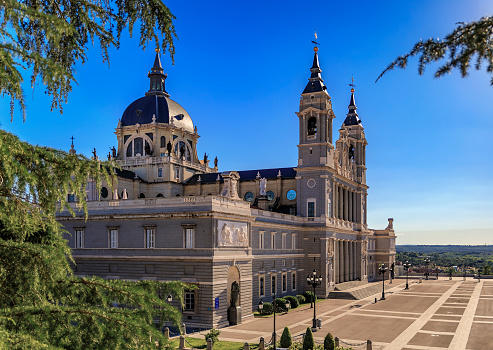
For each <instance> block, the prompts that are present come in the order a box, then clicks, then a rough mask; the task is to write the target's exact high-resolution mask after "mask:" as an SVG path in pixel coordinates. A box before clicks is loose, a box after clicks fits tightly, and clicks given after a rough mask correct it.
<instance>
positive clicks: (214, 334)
mask: <svg viewBox="0 0 493 350" xmlns="http://www.w3.org/2000/svg"><path fill="white" fill-rule="evenodd" d="M220 333H221V331H219V330H217V329H214V328H212V329H211V330H210V331H209V333H207V334H206V335H204V336H205V341H207V339H209V338H211V340H212V344H214V343H216V342H217V341H218V340H219V339H218V337H219V334H220Z"/></svg>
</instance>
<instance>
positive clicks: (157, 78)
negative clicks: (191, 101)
mask: <svg viewBox="0 0 493 350" xmlns="http://www.w3.org/2000/svg"><path fill="white" fill-rule="evenodd" d="M147 76H148V77H149V80H150V88H149V91H148V92H147V93H146V96H149V95H165V96H166V97H169V94H168V93H167V92H166V89H165V80H166V77H167V76H168V75H167V74H164V70H163V67H162V66H161V58H160V57H159V49H158V48H156V57H155V58H154V64H153V66H152V68H151V71H150V72H149V73H148V74H147Z"/></svg>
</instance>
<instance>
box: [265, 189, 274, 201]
mask: <svg viewBox="0 0 493 350" xmlns="http://www.w3.org/2000/svg"><path fill="white" fill-rule="evenodd" d="M275 196H276V195H275V194H274V192H272V191H267V199H268V200H270V201H271V200H273V199H274V197H275Z"/></svg>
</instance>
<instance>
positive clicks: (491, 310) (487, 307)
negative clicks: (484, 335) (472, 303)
mask: <svg viewBox="0 0 493 350" xmlns="http://www.w3.org/2000/svg"><path fill="white" fill-rule="evenodd" d="M492 315H493V299H479V302H478V307H477V308H476V316H492Z"/></svg>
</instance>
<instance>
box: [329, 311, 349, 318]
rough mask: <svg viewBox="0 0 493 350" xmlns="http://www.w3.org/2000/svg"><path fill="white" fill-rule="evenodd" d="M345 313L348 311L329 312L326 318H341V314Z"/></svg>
mask: <svg viewBox="0 0 493 350" xmlns="http://www.w3.org/2000/svg"><path fill="white" fill-rule="evenodd" d="M345 312H346V310H337V311H333V312H329V313H328V314H326V316H329V317H334V316H339V315H340V314H343V313H345Z"/></svg>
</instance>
